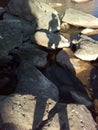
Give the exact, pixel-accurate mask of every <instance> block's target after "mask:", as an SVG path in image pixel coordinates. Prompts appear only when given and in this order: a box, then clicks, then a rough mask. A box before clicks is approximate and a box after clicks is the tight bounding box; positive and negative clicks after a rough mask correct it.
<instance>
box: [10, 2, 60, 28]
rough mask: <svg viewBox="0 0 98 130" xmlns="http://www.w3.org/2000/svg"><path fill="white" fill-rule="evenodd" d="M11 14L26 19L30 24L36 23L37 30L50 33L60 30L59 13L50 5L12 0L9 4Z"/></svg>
mask: <svg viewBox="0 0 98 130" xmlns="http://www.w3.org/2000/svg"><path fill="white" fill-rule="evenodd" d="M8 10H9V12H10V13H11V14H14V15H16V16H19V17H21V18H24V19H25V20H28V21H30V22H32V23H33V22H36V24H37V29H47V30H49V31H57V30H60V20H59V17H58V12H57V11H56V10H55V9H53V8H51V7H50V6H49V5H48V4H45V3H43V2H40V1H31V0H21V1H20V0H11V1H10V2H9V4H8Z"/></svg>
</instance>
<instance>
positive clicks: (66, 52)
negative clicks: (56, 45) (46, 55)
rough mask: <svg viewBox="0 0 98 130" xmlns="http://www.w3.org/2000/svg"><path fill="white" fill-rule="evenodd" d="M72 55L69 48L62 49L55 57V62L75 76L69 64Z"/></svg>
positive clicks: (72, 67) (71, 65)
mask: <svg viewBox="0 0 98 130" xmlns="http://www.w3.org/2000/svg"><path fill="white" fill-rule="evenodd" d="M73 56H74V54H73V52H72V50H71V49H70V48H63V49H62V50H61V51H60V52H59V53H58V54H57V56H56V61H57V62H58V63H59V64H60V65H61V66H63V67H64V68H66V67H67V68H68V69H69V70H70V71H71V72H72V73H73V74H76V72H75V68H74V66H73V64H72V63H71V59H72V58H73Z"/></svg>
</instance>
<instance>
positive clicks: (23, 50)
mask: <svg viewBox="0 0 98 130" xmlns="http://www.w3.org/2000/svg"><path fill="white" fill-rule="evenodd" d="M11 54H12V55H17V56H18V58H19V60H20V62H22V61H25V62H29V64H31V65H34V66H36V67H45V65H46V64H47V62H48V61H47V55H48V54H47V52H45V51H43V50H41V49H38V47H37V46H35V45H33V44H30V43H28V42H26V43H23V44H22V45H21V46H20V47H19V48H18V49H16V48H15V49H13V50H12V51H11Z"/></svg>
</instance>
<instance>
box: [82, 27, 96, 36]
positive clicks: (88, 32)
mask: <svg viewBox="0 0 98 130" xmlns="http://www.w3.org/2000/svg"><path fill="white" fill-rule="evenodd" d="M81 34H84V35H87V36H91V35H96V34H98V29H91V28H86V29H83V30H82V31H81Z"/></svg>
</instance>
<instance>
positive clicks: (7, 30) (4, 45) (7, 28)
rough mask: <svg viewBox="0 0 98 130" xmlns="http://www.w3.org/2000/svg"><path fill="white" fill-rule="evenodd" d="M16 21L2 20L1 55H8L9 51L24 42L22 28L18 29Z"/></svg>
mask: <svg viewBox="0 0 98 130" xmlns="http://www.w3.org/2000/svg"><path fill="white" fill-rule="evenodd" d="M17 24H19V22H16V21H5V20H2V21H0V57H2V56H6V55H8V53H9V51H10V50H11V49H13V48H15V47H18V46H20V45H21V44H22V40H23V39H22V38H23V37H22V33H21V30H19V29H16V28H15V27H16V25H17Z"/></svg>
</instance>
